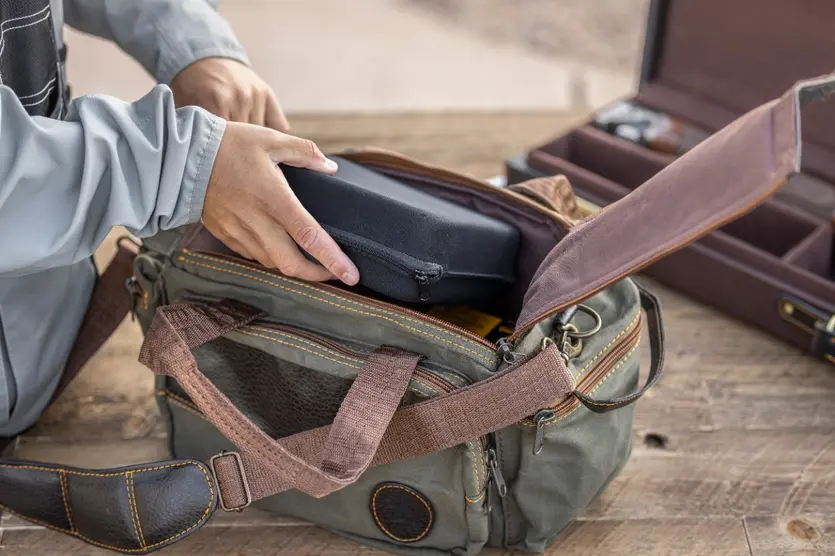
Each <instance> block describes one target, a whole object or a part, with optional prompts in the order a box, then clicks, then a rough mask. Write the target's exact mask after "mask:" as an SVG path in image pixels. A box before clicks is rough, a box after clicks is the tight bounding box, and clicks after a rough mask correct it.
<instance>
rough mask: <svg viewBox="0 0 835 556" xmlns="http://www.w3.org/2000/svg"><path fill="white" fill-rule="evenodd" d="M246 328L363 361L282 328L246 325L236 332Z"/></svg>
mask: <svg viewBox="0 0 835 556" xmlns="http://www.w3.org/2000/svg"><path fill="white" fill-rule="evenodd" d="M244 328H251V329H254V330H260V331H261V332H267V333H269V334H275V335H276V336H283V337H284V338H289V339H291V340H293V341H295V342H299V343H302V344H307V345H309V346H312V347H315V348H317V349H321V350H322V351H327V352H328V353H331V354H333V356H334V357H341V358H343V359H346V360H348V361H355V362H358V361H362V360H361V359H360V358H358V357H352V356H350V355H345V354H344V353H339V352H338V351H336V350H334V349H331V348H329V347H328V346H325V345H323V344H320V343H316V342H314V341H311V340H308V339H306V338H302V337H301V336H296V335H293V334H290V333H288V332H282V331H280V330H274V329H272V328H263V327H261V326H245V327H242V328H240V329H238V330H237V331H236V332H243V331H244V330H243V329H244ZM249 334H250V335H252V336H255V334H252V333H249ZM262 337H263V336H262Z"/></svg>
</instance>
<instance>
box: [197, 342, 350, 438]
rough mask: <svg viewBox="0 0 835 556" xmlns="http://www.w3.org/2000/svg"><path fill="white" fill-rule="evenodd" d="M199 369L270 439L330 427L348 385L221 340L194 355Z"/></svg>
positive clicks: (325, 375) (198, 349) (324, 374)
mask: <svg viewBox="0 0 835 556" xmlns="http://www.w3.org/2000/svg"><path fill="white" fill-rule="evenodd" d="M194 355H195V358H196V359H197V364H198V366H199V367H200V370H201V371H202V372H203V373H204V374H205V375H206V376H207V377H208V378H209V379H210V380H211V381H212V382H213V383H214V385H215V386H217V387H218V388H219V389H220V391H221V392H223V393H224V394H225V395H226V396H227V397H229V399H230V400H232V402H233V403H234V404H235V405H236V406H237V407H238V409H240V410H241V411H242V412H243V413H244V414H245V415H246V416H247V417H249V418H250V419H251V420H252V421H253V422H255V423H256V424H257V425H258V426H259V427H261V429H262V430H263V431H264V432H266V433H267V434H269V435H270V436H272V437H273V438H282V437H284V436H289V435H292V434H296V433H299V432H303V431H306V430H309V429H313V428H316V427H321V426H324V425H329V424H330V423H332V422H333V419H334V417H335V416H336V413H337V411H339V406H340V404H341V403H342V400H343V399H344V398H345V396H346V395H347V393H348V390H349V389H350V387H351V384H352V382H353V381H352V380H351V379H348V378H342V377H337V376H333V375H330V374H327V373H321V372H317V371H313V370H311V369H307V368H305V367H301V366H299V365H296V364H295V363H290V362H288V361H284V360H281V359H279V358H277V357H274V356H272V355H270V354H268V353H265V352H263V351H261V350H259V349H256V348H253V347H250V346H246V345H243V344H240V343H238V342H234V341H232V340H229V339H227V338H220V339H218V340H216V341H214V342H212V343H210V344H207V345H204V346H201V347H199V348H197V349H196V350H195V351H194Z"/></svg>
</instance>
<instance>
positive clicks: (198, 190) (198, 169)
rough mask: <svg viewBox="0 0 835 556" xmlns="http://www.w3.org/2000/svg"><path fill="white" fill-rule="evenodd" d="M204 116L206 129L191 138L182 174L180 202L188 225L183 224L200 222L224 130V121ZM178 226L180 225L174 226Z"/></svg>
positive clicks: (203, 128)
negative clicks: (193, 138)
mask: <svg viewBox="0 0 835 556" xmlns="http://www.w3.org/2000/svg"><path fill="white" fill-rule="evenodd" d="M201 110H202V109H201ZM206 114H207V115H208V119H207V120H206V124H207V125H205V126H201V128H200V129H199V130H198V131H197V132H198V134H199V136H198V137H195V139H197V140H193V141H192V143H191V147H190V148H189V152H188V157H187V160H188V161H189V162H188V165H187V167H186V171H185V173H184V174H183V183H182V188H181V190H180V192H181V196H180V198H181V199H182V202H184V203H187V206H188V222H185V223H184V224H193V223H194V222H199V221H200V217H201V216H202V214H203V203H204V202H205V201H206V188H207V187H208V185H209V178H210V177H211V175H212V168H214V165H215V159H216V158H217V153H218V150H219V149H220V142H221V140H222V139H223V133H224V131H225V130H226V120H224V119H223V118H219V117H217V116H215V115H213V114H209V113H208V112H206ZM178 212H180V211H178ZM178 225H181V224H179V223H178Z"/></svg>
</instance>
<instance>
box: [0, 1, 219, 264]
mask: <svg viewBox="0 0 835 556" xmlns="http://www.w3.org/2000/svg"><path fill="white" fill-rule="evenodd" d="M142 1H145V0H142ZM139 3H141V2H139ZM224 128H225V122H224V120H222V119H220V118H217V117H216V116H213V115H210V114H209V113H208V112H206V111H205V110H203V109H201V108H196V107H185V108H180V109H179V110H176V109H175V107H174V98H173V95H172V93H171V91H170V89H168V87H165V86H163V85H159V86H157V87H156V88H154V89H153V90H152V91H151V92H150V93H149V94H148V95H146V96H145V97H143V98H141V99H140V100H138V101H136V102H134V103H126V102H122V101H119V100H117V99H114V98H111V97H105V96H88V97H81V98H79V99H76V100H75V101H74V102H73V105H72V108H71V110H70V113H69V115H68V117H67V119H66V120H65V121H57V120H50V119H47V118H40V117H36V118H32V117H30V116H29V115H28V114H27V113H26V111H25V110H24V108H23V107H22V106H21V103H20V101H19V100H18V99H17V97H15V95H14V92H13V91H12V90H11V89H9V88H8V87H6V86H0V253H2V255H1V256H0V276H20V275H24V274H28V273H31V272H35V271H38V270H43V269H46V268H52V267H56V266H63V265H69V264H72V263H75V262H78V261H80V260H82V259H84V258H87V257H89V256H90V255H91V254H92V253H93V251H94V250H95V249H96V247H98V245H99V244H100V243H101V242H102V241H103V240H104V237H105V236H106V235H107V233H108V231H109V230H110V229H111V228H112V227H113V226H117V225H122V226H125V227H127V228H128V229H129V230H130V231H131V232H132V233H134V234H136V235H139V236H148V235H153V234H155V233H157V232H158V231H159V230H163V229H171V228H174V227H178V226H181V225H184V224H188V223H191V222H195V221H197V220H199V219H200V214H201V212H202V208H203V200H204V197H205V191H206V185H207V183H208V179H209V176H210V174H211V170H212V166H213V165H214V159H215V156H216V154H217V150H218V148H219V146H220V140H221V137H222V135H223V131H224Z"/></svg>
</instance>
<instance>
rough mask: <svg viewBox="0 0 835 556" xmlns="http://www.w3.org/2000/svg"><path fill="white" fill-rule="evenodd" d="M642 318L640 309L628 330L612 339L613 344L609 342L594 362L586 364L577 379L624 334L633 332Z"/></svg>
mask: <svg viewBox="0 0 835 556" xmlns="http://www.w3.org/2000/svg"><path fill="white" fill-rule="evenodd" d="M640 318H641V311H640V309H639V310H638V314H637V315H635V318H634V319H632V322H630V323H629V324H627V325H626V328H624V329H623V330H621V331H620V332H619V333H618V335H617V336H615V337H614V338H612V341H611V342H609V343H608V344H606V346H605V347H604V348H603V349H601V350H600V351H599V352H598V353H597V355H595V356H594V357H593V358H592V360H591V361H589V362H588V363H586V365H585V366H584V367H583V368H582V369H580V372H579V373H577V376H576V377H575V378H580V377H581V376H582V375H583V373H584V372H585V371H586V369H588V368H589V367H590V366H591V364H592V363H594V362H595V361H597V360H598V359H599V358H600V356H601V355H603V353H604V352H606V351H608V349H609V348H610V347H612V344H614V343H615V342H616V341H617V340H618V338H620V337H621V336H623V335H624V334H626V333H627V332H629V331H630V330H632V328H633V326H635V323H636V322H638V320H639V319H640Z"/></svg>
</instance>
